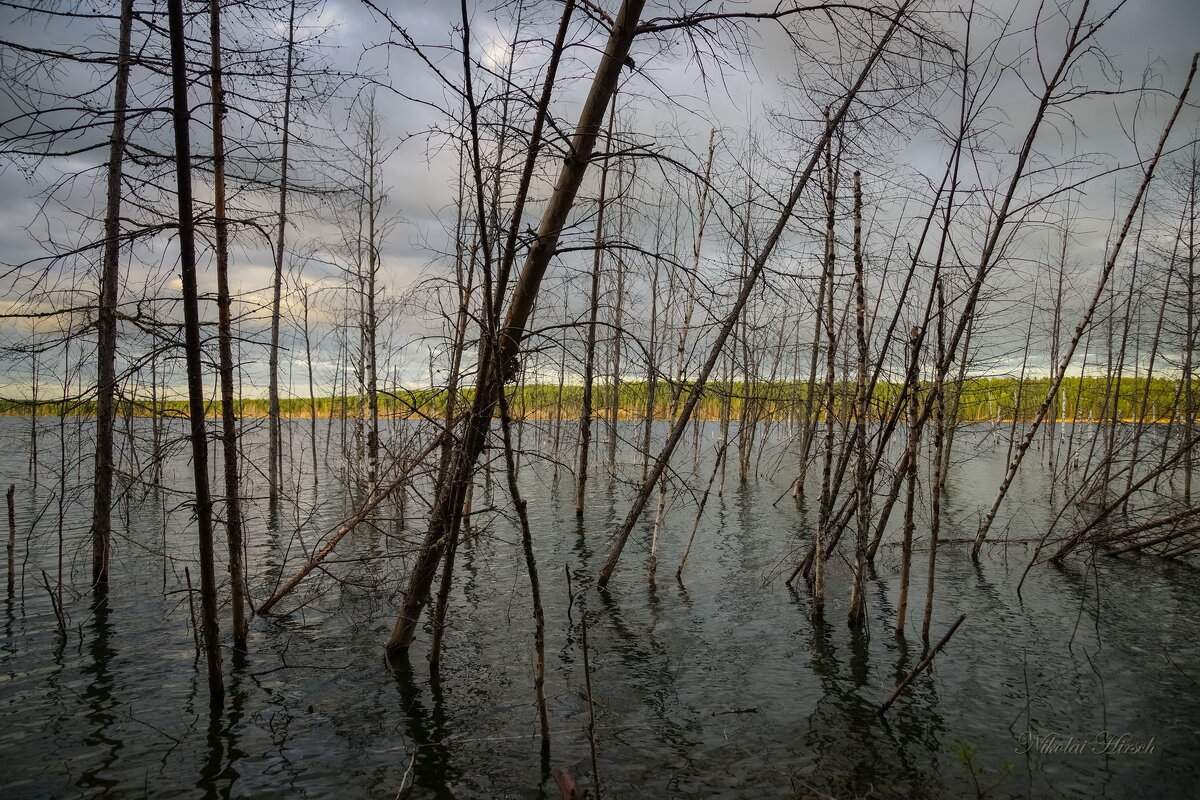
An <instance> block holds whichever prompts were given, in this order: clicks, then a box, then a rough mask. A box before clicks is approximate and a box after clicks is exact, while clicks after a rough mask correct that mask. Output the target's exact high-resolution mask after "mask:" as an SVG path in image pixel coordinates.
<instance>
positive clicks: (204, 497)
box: [167, 0, 225, 708]
mask: <svg viewBox="0 0 1200 800" xmlns="http://www.w3.org/2000/svg"><path fill="white" fill-rule="evenodd" d="M167 11H168V14H169V27H170V35H171V89H172V95H173V101H174V102H173V107H174V108H173V110H174V120H175V173H176V181H177V184H178V189H177V193H178V199H179V262H180V277H181V279H182V283H183V318H184V319H183V332H184V349H185V351H186V355H187V382H188V417H189V420H190V422H191V436H190V438H191V443H192V475H193V478H194V480H195V489H196V523H197V527H198V529H199V543H200V605H201V630H202V632H203V634H204V636H203V639H204V652H205V656H206V658H207V663H208V691H209V699H210V701H211V703H212V705H213V706H214V707H216V708H220V707H221V706H222V705H223V703H224V699H225V684H224V680H223V678H222V671H223V670H222V666H221V638H220V634H219V630H218V625H217V578H216V570H215V568H214V563H213V529H212V497H211V495H210V493H209V485H208V439H207V435H206V432H205V421H204V376H203V372H202V369H203V365H202V363H201V352H200V307H199V299H198V291H197V287H196V242H195V236H196V233H195V224H194V221H193V218H192V165H191V141H190V137H189V134H188V124H189V122H190V120H191V112H190V111H189V109H188V98H187V61H186V54H185V51H184V34H183V0H169V2H168V4H167Z"/></svg>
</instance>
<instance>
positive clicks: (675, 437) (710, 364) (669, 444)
mask: <svg viewBox="0 0 1200 800" xmlns="http://www.w3.org/2000/svg"><path fill="white" fill-rule="evenodd" d="M910 3H911V0H906V2H904V3H903V4H901V6H900V7H899V8H898V9H897V10H896V13H895V14H894V15H893V16H892V19H891V22H890V24H889V25H888V28H887V30H886V31H885V32H884V34H883V36H882V37H881V38H880V40H879V41H878V42H877V43H876V45H875V48H874V49H873V51H872V52H871V55H870V57H869V58H867V60H866V62H865V63H864V65H863V68H862V71H861V72H860V74H859V76H858V79H857V81H856V82H855V83H854V85H853V86H852V87H851V88H850V90H849V91H848V92H847V93H846V95H845V97H844V98H843V100H842V103H841V106H840V107H839V109H838V112H837V114H835V115H834V116H833V118H832V119H831V120H830V122H829V124H828V125H826V126H825V130H824V131H823V132H822V134H821V138H820V139H819V141H818V142H817V144H816V147H815V148H814V149H813V154H812V155H811V156H810V158H809V160H808V163H807V164H805V166H804V169H803V170H802V171H801V172H800V173H799V174H798V175H797V178H796V180H795V182H794V184H793V188H792V192H791V195H790V196H789V197H788V199H787V200H786V201H785V203H784V207H783V209H782V211H781V212H780V214H779V217H778V219H777V220H776V222H775V226H774V228H773V229H772V231H771V233H770V235H769V236H768V237H767V239H766V242H765V243H764V245H763V248H762V250H761V251H760V252H759V254H758V256H757V258H755V260H754V263H753V265H752V267H751V270H750V273H749V275H748V276H747V278H746V280H744V281H742V285H741V288H740V289H739V291H738V296H737V299H736V300H735V302H734V304H733V308H732V309H731V310H730V312H729V314H728V315H726V317H725V319H724V320H722V322H721V324H720V325H719V327H718V330H717V334H716V337H715V339H714V341H713V345H712V348H711V350H710V351H709V355H708V359H707V360H706V361H705V363H704V366H702V367H701V369H700V372H699V374H698V375H697V377H696V382H695V383H694V384H693V385H692V387H691V389H690V391H689V393H688V398H687V401H686V402H685V403H684V404H683V407H682V409H681V410H680V414H679V418H678V419H676V420H674V421H673V422H672V424H671V429H670V431H669V432H668V434H667V440H666V442H665V444H664V445H663V448H662V450H661V451H660V452H659V455H658V457H657V458H656V460H655V462H654V467H653V468H652V469H651V470H650V474H649V475H647V476H646V480H645V481H643V482H642V485H641V488H640V489H639V490H638V493H637V495H636V496H635V497H634V500H633V504H632V506H631V507H630V509H629V513H628V514H627V515H626V517H625V520H624V522H622V523H621V525H620V526H619V527H618V528H617V530H616V534H615V536H614V541H613V545H612V549H611V550H610V551H609V555H608V559H607V560H606V561H605V563H604V566H603V567H602V568H601V570H600V573H599V575H598V577H597V585H598V586H599V587H600V588H601V589H603V588H605V587H606V586H607V585H608V582H609V581H610V580H611V579H612V574H613V572H614V571H615V570H616V568H617V562H618V561H619V560H620V558H621V551H622V550H623V549H624V547H625V542H626V540H627V539H628V538H629V534H630V533H631V532H632V531H633V527H634V525H636V524H637V521H638V519H639V518H640V517H641V515H642V511H643V510H644V509H645V507H646V502H647V500H648V499H649V497H650V494H651V492H653V490H654V486H655V484H657V483H658V481H659V479H660V478H661V477H662V474H663V472H664V471H665V470H666V467H667V462H668V461H669V460H670V458H671V453H672V452H674V450H675V447H676V445H678V444H679V440H680V438H682V436H683V432H684V429H685V427H686V425H687V422H688V420H689V419H690V418H691V416H692V413H693V412H694V411H695V409H696V405H697V404H698V403H699V401H700V396H701V394H702V393H703V391H704V387H705V385H706V384H707V383H708V378H709V376H710V375H711V374H712V370H713V368H714V367H715V366H716V364H717V362H718V361H719V360H720V358H721V355H722V353H723V352H724V349H725V344H726V342H727V341H728V339H729V336H730V334H731V333H732V332H733V329H734V327H735V325H736V324H737V322H738V320H739V319H740V318H741V313H742V309H743V308H745V306H746V303H747V302H749V300H750V295H751V293H752V292H753V291H754V286H755V284H756V282H757V280H758V277H759V275H761V274H762V271H763V269H764V268H765V267H766V264H767V261H768V260H769V259H770V257H771V254H772V252H774V250H775V245H776V244H777V243H778V241H779V238H780V236H782V235H783V231H784V229H785V228H786V227H787V225H788V223H789V222H790V221H791V218H792V212H793V210H794V209H795V207H796V203H798V202H799V200H800V196H801V195H802V194H803V193H804V191H805V189H806V188H807V186H808V181H809V179H810V178H811V176H812V174H813V171H814V170H815V169H816V167H817V164H818V163H819V161H820V159H821V156H822V154H823V152H824V149H825V145H826V142H827V141H828V140H829V138H830V137H831V136H833V132H834V130H835V129H836V128H837V127H838V126H840V125H841V124H842V120H843V119H844V118H845V116H846V113H847V111H849V108H850V105H851V104H852V103H853V102H854V100H855V98H856V97H857V96H858V92H859V90H860V89H861V88H862V86H863V84H864V83H866V80H867V77H868V76H869V75H870V73H871V71H872V70H873V68H874V66H875V64H876V62H877V61H878V60H879V58H880V57H881V56H882V54H883V52H884V50H885V49H886V47H887V44H888V42H889V41H891V39H892V36H893V35H894V34H895V32H896V30H897V28H898V27H899V25H900V20H901V19H903V18H904V16H905V15H906V14H907V12H908V7H909V5H910Z"/></svg>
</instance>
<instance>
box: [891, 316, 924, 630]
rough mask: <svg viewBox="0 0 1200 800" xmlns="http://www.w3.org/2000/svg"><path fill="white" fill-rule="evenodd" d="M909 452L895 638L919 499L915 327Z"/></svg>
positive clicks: (903, 609)
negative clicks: (917, 495) (917, 493)
mask: <svg viewBox="0 0 1200 800" xmlns="http://www.w3.org/2000/svg"><path fill="white" fill-rule="evenodd" d="M908 347H909V359H910V360H909V366H908V393H907V394H908V443H907V444H908V448H907V455H908V458H907V467H906V470H905V488H904V540H903V546H902V549H901V553H900V596H899V599H898V600H897V601H896V635H898V636H903V635H904V622H905V618H906V616H907V614H908V584H909V571H910V570H911V568H912V543H913V528H914V520H913V512H914V511H915V510H916V504H917V498H916V492H917V455H918V453H919V448H920V435H921V422H920V416H919V407H918V401H917V393H918V389H919V388H920V387H919V382H920V376H921V372H920V361H919V359H920V354H921V329H920V328H918V327H917V326H916V325H914V326H913V329H912V333H911V334H910V335H909V338H908Z"/></svg>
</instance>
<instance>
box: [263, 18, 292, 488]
mask: <svg viewBox="0 0 1200 800" xmlns="http://www.w3.org/2000/svg"><path fill="white" fill-rule="evenodd" d="M295 53H296V2H295V0H292V2H291V3H290V4H289V5H288V39H287V66H286V67H285V70H284V86H283V144H282V146H281V149H280V153H279V221H278V231H277V232H276V236H275V274H274V278H273V282H272V288H271V350H270V353H269V354H268V357H267V369H268V372H269V376H268V379H267V380H268V383H267V403H268V408H267V416H268V437H269V438H268V443H267V459H268V461H269V463H268V465H267V482H268V484H269V487H268V491H269V493H270V502H271V505H272V506H274V505H275V504H276V503H277V502H278V501H279V489H280V483H281V481H282V480H283V444H282V442H283V423H282V421H281V420H280V411H279V323H280V306H281V304H282V299H283V298H282V292H283V254H284V244H285V240H286V234H287V220H288V217H287V201H288V146H289V145H290V144H291V119H292V74H293V70H294V68H295Z"/></svg>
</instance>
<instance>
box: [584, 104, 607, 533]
mask: <svg viewBox="0 0 1200 800" xmlns="http://www.w3.org/2000/svg"><path fill="white" fill-rule="evenodd" d="M616 115H617V93H616V92H613V97H612V106H611V108H610V109H609V112H608V133H607V134H606V143H605V146H604V156H603V157H602V158H601V161H600V193H599V195H598V197H597V200H596V203H597V206H596V234H595V237H594V240H593V243H592V244H593V247H594V251H593V253H592V283H591V292H590V294H589V298H588V326H587V340H586V342H585V343H584V354H583V405H582V407H581V408H580V409H579V445H578V447H579V452H578V454H577V456H578V458H577V464H578V466H576V468H575V516H577V517H582V516H583V507H584V504H585V502H586V497H587V478H588V456H589V455H590V451H591V447H592V392H593V384H594V383H595V377H596V325H597V323H598V320H599V314H600V264H601V257H602V256H603V254H604V249H603V248H604V214H605V211H606V207H605V201H606V199H607V198H606V197H605V195H606V193H607V191H608V165H609V152H610V151H611V150H612V132H613V118H614V117H616Z"/></svg>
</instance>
